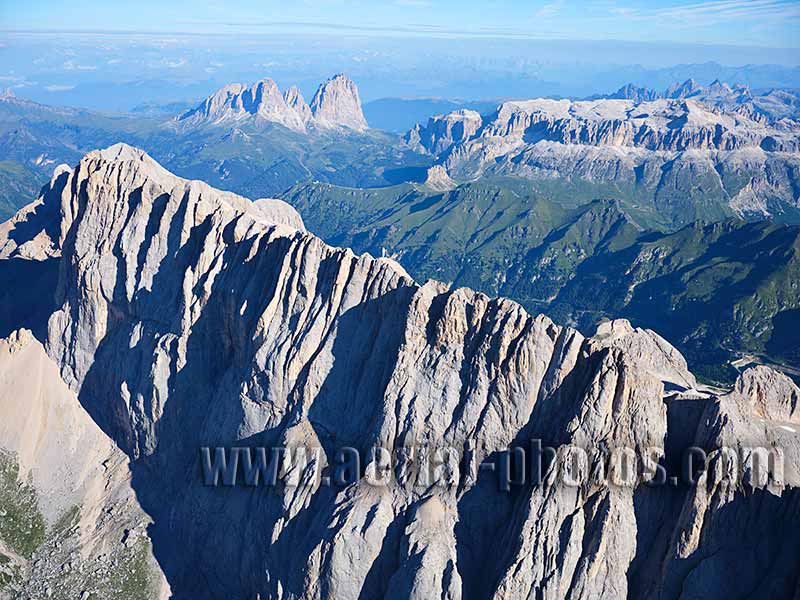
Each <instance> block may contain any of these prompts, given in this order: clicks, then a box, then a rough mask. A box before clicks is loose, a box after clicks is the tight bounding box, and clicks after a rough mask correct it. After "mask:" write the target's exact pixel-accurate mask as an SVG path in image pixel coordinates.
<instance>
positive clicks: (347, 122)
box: [311, 73, 367, 131]
mask: <svg viewBox="0 0 800 600" xmlns="http://www.w3.org/2000/svg"><path fill="white" fill-rule="evenodd" d="M311 112H312V113H313V115H314V122H315V124H316V126H317V127H322V128H331V127H345V128H348V129H352V130H354V131H363V130H365V129H366V128H367V120H366V119H365V118H364V113H363V112H362V111H361V99H360V98H359V96H358V87H357V86H356V84H355V83H354V82H353V81H352V80H351V79H350V78H349V77H347V76H346V75H344V74H342V73H340V74H338V75H334V76H333V77H331V78H330V79H328V80H327V81H325V82H324V83H322V84H320V86H319V88H318V89H317V93H316V94H314V98H313V99H312V100H311Z"/></svg>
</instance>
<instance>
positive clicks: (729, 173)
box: [405, 88, 800, 218]
mask: <svg viewBox="0 0 800 600" xmlns="http://www.w3.org/2000/svg"><path fill="white" fill-rule="evenodd" d="M715 89H717V88H715ZM675 93H678V92H675ZM740 108H741V107H740ZM405 141H406V143H407V144H408V145H409V146H410V147H412V148H414V149H416V150H418V151H425V152H429V153H431V154H433V155H434V156H436V158H437V162H438V164H440V165H441V166H443V167H444V169H445V170H446V171H447V173H448V175H449V176H450V177H452V178H453V179H455V180H456V181H471V180H475V179H477V178H479V177H481V176H484V175H513V176H521V177H525V178H529V179H533V180H544V181H548V180H553V181H567V182H572V181H586V182H589V183H591V184H598V183H612V184H614V185H615V186H630V187H631V188H633V187H644V188H645V189H647V190H653V193H656V194H658V191H659V190H663V191H664V192H665V193H667V194H669V193H670V190H673V189H675V190H676V192H674V193H678V192H677V190H679V189H680V188H681V187H683V186H685V187H686V188H687V190H686V192H683V193H682V194H683V195H690V192H691V191H692V190H693V189H695V188H696V187H697V186H701V187H702V189H704V190H707V192H706V193H707V194H710V195H711V196H713V197H715V198H719V199H720V201H721V202H725V201H727V202H728V204H729V206H730V209H731V212H732V213H735V214H736V215H738V216H741V217H744V218H765V217H766V218H770V217H772V216H775V215H780V214H781V213H783V212H785V211H786V210H795V209H797V208H798V206H800V204H798V202H799V201H800V199H798V197H797V194H796V193H795V189H796V186H797V176H796V173H797V172H798V169H800V125H798V123H797V122H796V121H793V120H790V119H781V120H778V121H767V120H765V119H762V118H761V117H759V116H758V114H756V113H755V112H753V111H749V110H745V109H741V110H740V109H739V108H737V109H736V110H730V111H726V110H723V109H720V108H717V107H714V106H707V105H705V104H702V103H700V102H697V101H695V100H694V99H693V98H689V99H657V100H653V101H646V102H636V101H633V100H617V99H600V100H591V101H571V100H548V99H536V100H525V101H513V102H504V103H503V104H501V105H500V106H499V107H498V109H497V111H496V112H495V113H494V114H493V115H490V116H485V117H481V116H480V115H478V114H477V113H474V112H473V111H456V112H453V113H451V114H449V115H440V116H436V117H431V118H430V119H429V120H428V123H427V125H426V126H424V127H422V126H420V125H417V126H416V127H415V128H414V129H412V130H411V131H409V132H408V133H407V134H406V137H405Z"/></svg>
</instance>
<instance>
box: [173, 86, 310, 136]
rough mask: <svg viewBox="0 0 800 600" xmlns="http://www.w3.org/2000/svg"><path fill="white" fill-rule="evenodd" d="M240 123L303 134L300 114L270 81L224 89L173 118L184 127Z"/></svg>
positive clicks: (303, 127)
mask: <svg viewBox="0 0 800 600" xmlns="http://www.w3.org/2000/svg"><path fill="white" fill-rule="evenodd" d="M243 120H253V121H254V122H255V123H257V124H259V123H280V124H281V125H283V126H284V127H287V128H289V129H292V130H294V131H301V132H305V123H304V121H303V118H302V115H301V113H300V112H298V111H296V110H295V108H294V107H291V106H289V105H288V104H287V102H286V100H285V99H284V97H283V96H282V95H281V93H280V91H279V90H278V86H277V85H275V82H274V81H272V80H271V79H262V80H261V81H257V82H256V83H254V84H253V85H251V86H249V87H248V86H246V85H244V84H241V83H234V84H231V85H226V86H225V87H223V88H220V89H219V90H217V91H216V92H214V93H213V94H212V95H211V96H209V97H208V98H206V99H205V100H204V101H203V103H202V104H200V105H199V106H198V107H196V108H193V109H191V110H189V111H186V112H185V113H183V114H182V115H180V116H179V117H177V118H176V122H177V123H178V124H179V125H181V126H184V127H196V126H198V125H220V124H223V123H230V122H237V121H243Z"/></svg>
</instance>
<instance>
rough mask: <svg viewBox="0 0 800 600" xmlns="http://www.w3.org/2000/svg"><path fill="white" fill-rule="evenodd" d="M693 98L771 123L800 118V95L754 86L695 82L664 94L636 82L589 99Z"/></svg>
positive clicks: (687, 82) (685, 82)
mask: <svg viewBox="0 0 800 600" xmlns="http://www.w3.org/2000/svg"><path fill="white" fill-rule="evenodd" d="M687 98H689V99H692V100H695V101H697V102H702V103H703V104H706V105H708V106H715V107H717V108H720V109H722V110H725V111H730V112H734V111H735V112H739V113H742V114H745V115H748V116H756V115H757V116H762V117H765V118H767V119H769V120H773V121H774V120H779V119H784V118H790V119H797V118H798V117H800V94H798V92H797V91H796V90H782V89H770V90H766V91H762V92H754V91H752V90H751V89H750V86H747V85H742V84H734V85H729V84H727V83H724V82H722V81H720V80H719V79H716V80H714V81H713V82H712V83H710V84H709V85H701V84H700V83H698V82H697V81H695V80H694V79H687V80H686V81H684V82H683V83H681V84H678V83H674V84H672V85H670V86H669V87H668V88H667V89H665V90H664V91H662V92H659V91H656V90H654V89H651V88H648V87H639V86H636V85H634V84H632V83H629V84H627V85H624V86H622V87H621V88H619V89H618V90H617V91H616V92H614V93H613V94H605V95H596V96H590V97H589V98H587V100H600V99H616V100H633V101H634V102H650V101H652V100H659V99H672V100H683V99H687Z"/></svg>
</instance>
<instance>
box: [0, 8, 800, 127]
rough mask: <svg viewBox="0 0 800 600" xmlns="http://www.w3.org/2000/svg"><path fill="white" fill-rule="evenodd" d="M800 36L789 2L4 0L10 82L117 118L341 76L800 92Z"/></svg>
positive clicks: (428, 91) (535, 90)
mask: <svg viewBox="0 0 800 600" xmlns="http://www.w3.org/2000/svg"><path fill="white" fill-rule="evenodd" d="M734 25H735V26H734ZM798 31H800V4H798V3H797V2H794V1H785V0H755V1H753V2H742V1H740V0H713V1H711V2H697V1H674V0H673V1H669V2H660V3H658V5H657V6H654V5H652V3H646V2H641V1H639V0H632V1H630V2H622V3H612V2H605V1H603V2H570V1H569V0H554V1H549V2H536V3H532V4H531V3H526V2H522V1H519V0H498V1H495V2H490V3H476V2H462V3H455V2H453V1H451V0H394V1H391V2H356V3H343V2H338V1H324V2H303V3H301V4H300V5H298V6H295V7H291V6H282V5H278V4H276V3H270V2H268V3H265V4H264V3H261V4H259V3H256V2H252V1H250V0H248V1H245V2H239V3H236V4H230V3H226V2H220V3H215V4H213V5H212V6H197V5H195V4H193V3H192V4H190V3H186V2H177V3H158V2H152V1H150V0H146V1H145V2H142V3H140V4H139V5H138V6H137V8H136V10H135V11H134V10H130V9H128V8H126V7H123V6H118V5H110V4H104V3H101V2H97V1H96V0H84V1H80V2H78V3H77V5H76V4H70V5H69V6H65V5H59V4H57V3H54V2H49V1H41V0H36V1H33V2H29V3H26V4H25V5H22V6H16V5H15V6H13V8H12V4H11V3H10V2H3V3H2V4H0V87H3V88H11V89H13V90H14V92H15V93H16V94H18V95H20V96H23V97H28V98H31V99H33V100H36V101H39V102H43V103H46V104H62V105H69V106H78V107H87V108H104V109H106V110H117V111H125V110H130V109H132V108H134V107H135V106H137V105H138V104H141V103H143V102H148V103H167V102H176V101H177V102H187V101H194V100H197V99H198V98H201V97H203V96H205V95H207V94H208V93H210V92H211V91H212V90H214V89H216V88H218V87H220V86H221V85H224V84H227V83H230V82H235V81H254V80H256V79H260V78H263V77H272V78H273V79H275V80H276V81H277V82H278V84H279V85H281V86H288V85H291V84H298V85H299V86H300V88H301V89H302V91H303V92H304V93H305V94H312V93H313V90H314V88H315V86H316V84H317V83H318V82H319V81H320V80H321V79H323V78H325V77H327V76H329V75H331V74H333V73H336V72H340V71H344V72H347V73H348V74H349V75H350V76H352V77H353V78H354V79H355V80H356V81H358V83H359V87H360V89H361V92H362V98H363V99H364V100H365V101H367V102H369V101H370V100H374V99H377V98H383V97H398V96H399V97H440V98H460V99H466V100H484V99H498V98H513V97H533V96H554V97H562V96H571V97H582V96H587V95H590V94H594V93H608V92H612V91H613V90H615V89H616V88H618V87H619V86H621V85H624V84H626V83H629V82H632V83H635V84H637V85H647V86H650V87H655V88H659V89H662V88H664V87H666V86H667V85H669V84H671V83H673V82H675V81H683V80H685V79H687V78H689V77H693V78H695V79H697V80H698V81H700V82H702V83H709V82H711V81H712V80H714V79H716V78H720V79H722V80H725V81H729V82H731V83H742V84H748V85H751V86H752V87H754V88H769V87H789V88H791V87H800V75H799V73H800V69H798V65H800V50H798V49H797V46H800V43H799V42H798V39H799V36H798ZM412 39H413V42H412V41H410V40H412Z"/></svg>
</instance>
